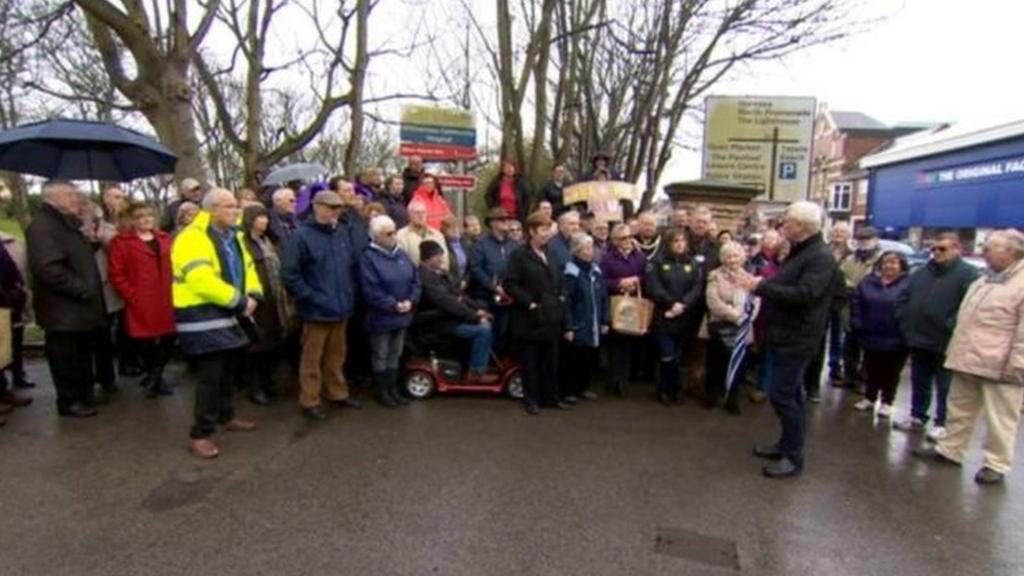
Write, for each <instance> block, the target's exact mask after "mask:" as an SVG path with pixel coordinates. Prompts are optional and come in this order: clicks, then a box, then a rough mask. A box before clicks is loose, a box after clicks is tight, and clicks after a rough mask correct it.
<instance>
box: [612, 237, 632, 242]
mask: <svg viewBox="0 0 1024 576" xmlns="http://www.w3.org/2000/svg"><path fill="white" fill-rule="evenodd" d="M612 240H614V241H616V242H622V241H623V240H629V236H616V237H614V238H612Z"/></svg>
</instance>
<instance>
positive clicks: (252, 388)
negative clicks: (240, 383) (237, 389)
mask: <svg viewBox="0 0 1024 576" xmlns="http://www.w3.org/2000/svg"><path fill="white" fill-rule="evenodd" d="M280 358H281V348H280V347H275V348H271V349H269V350H260V351H258V352H254V351H251V350H250V351H249V352H247V353H246V355H245V367H246V373H247V378H246V380H247V383H248V385H249V392H250V393H252V392H257V391H262V392H272V391H273V390H274V369H275V368H276V367H277V363H278V361H279V359H280Z"/></svg>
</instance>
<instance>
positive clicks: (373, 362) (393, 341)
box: [370, 328, 405, 372]
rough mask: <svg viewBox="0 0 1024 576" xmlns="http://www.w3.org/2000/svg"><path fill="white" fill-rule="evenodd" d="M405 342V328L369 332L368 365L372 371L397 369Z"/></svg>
mask: <svg viewBox="0 0 1024 576" xmlns="http://www.w3.org/2000/svg"><path fill="white" fill-rule="evenodd" d="M404 344H405V329H404V328H402V329H400V330H392V331H391V332H380V333H376V334H370V367H371V368H372V369H373V371H374V372H384V371H385V370H398V361H399V360H401V358H402V347H403V346H404Z"/></svg>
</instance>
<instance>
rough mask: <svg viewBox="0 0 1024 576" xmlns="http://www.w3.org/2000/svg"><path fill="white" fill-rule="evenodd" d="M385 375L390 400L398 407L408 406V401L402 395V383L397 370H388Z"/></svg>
mask: <svg viewBox="0 0 1024 576" xmlns="http://www.w3.org/2000/svg"><path fill="white" fill-rule="evenodd" d="M386 374H387V375H388V389H389V390H390V391H391V398H392V399H393V400H394V401H395V402H398V404H399V405H400V406H405V405H407V404H409V399H408V398H407V397H406V396H405V394H404V393H402V383H401V380H400V379H399V377H398V375H399V372H398V370H388V371H387V372H386Z"/></svg>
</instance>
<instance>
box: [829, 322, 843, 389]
mask: <svg viewBox="0 0 1024 576" xmlns="http://www.w3.org/2000/svg"><path fill="white" fill-rule="evenodd" d="M843 336H845V330H844V329H843V313H842V312H841V311H838V310H836V311H833V312H831V313H830V314H829V317H828V372H829V376H830V377H831V376H842V375H843Z"/></svg>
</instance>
